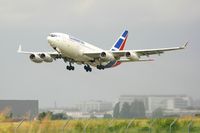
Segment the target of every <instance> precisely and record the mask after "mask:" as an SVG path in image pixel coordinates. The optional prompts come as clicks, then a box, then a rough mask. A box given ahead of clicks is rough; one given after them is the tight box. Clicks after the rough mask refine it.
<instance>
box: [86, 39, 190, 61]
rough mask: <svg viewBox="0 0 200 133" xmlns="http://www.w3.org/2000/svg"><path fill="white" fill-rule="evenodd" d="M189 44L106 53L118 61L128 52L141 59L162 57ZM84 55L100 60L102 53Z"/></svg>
mask: <svg viewBox="0 0 200 133" xmlns="http://www.w3.org/2000/svg"><path fill="white" fill-rule="evenodd" d="M187 44H188V42H187V43H185V44H184V45H183V46H180V47H170V48H157V49H143V50H120V51H106V52H108V53H111V54H112V55H113V56H114V57H115V58H116V59H118V58H120V57H125V56H126V53H127V52H130V53H136V54H137V55H138V56H139V57H140V56H149V55H155V54H158V55H160V54H162V53H164V52H167V51H174V50H180V49H184V48H185V47H186V46H187ZM84 55H86V56H88V57H91V58H100V55H101V53H100V52H94V53H92V52H90V53H84Z"/></svg>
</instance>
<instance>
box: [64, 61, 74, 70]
mask: <svg viewBox="0 0 200 133" xmlns="http://www.w3.org/2000/svg"><path fill="white" fill-rule="evenodd" d="M66 69H67V70H69V71H71V70H72V71H73V70H74V69H75V68H74V66H72V63H71V62H70V63H69V66H66Z"/></svg>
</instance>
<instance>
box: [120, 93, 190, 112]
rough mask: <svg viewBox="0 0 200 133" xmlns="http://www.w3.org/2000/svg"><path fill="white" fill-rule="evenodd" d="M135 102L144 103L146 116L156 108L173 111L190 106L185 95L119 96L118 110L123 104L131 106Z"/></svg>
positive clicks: (188, 98) (188, 99)
mask: <svg viewBox="0 0 200 133" xmlns="http://www.w3.org/2000/svg"><path fill="white" fill-rule="evenodd" d="M135 100H138V101H142V102H143V103H144V106H145V109H146V113H147V114H151V113H152V112H153V111H154V110H156V109H158V108H162V109H164V110H171V111H173V110H177V109H186V108H187V107H189V106H191V105H192V103H191V102H192V100H191V98H190V97H188V96H186V95H121V96H120V98H119V102H120V108H121V107H122V105H123V104H124V103H125V102H127V103H129V104H131V103H132V102H134V101H135Z"/></svg>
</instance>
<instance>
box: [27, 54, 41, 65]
mask: <svg viewBox="0 0 200 133" xmlns="http://www.w3.org/2000/svg"><path fill="white" fill-rule="evenodd" d="M29 58H30V59H31V61H33V62H35V63H41V62H42V61H43V59H41V58H40V56H39V55H37V54H31V55H30V56H29Z"/></svg>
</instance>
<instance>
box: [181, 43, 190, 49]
mask: <svg viewBox="0 0 200 133" xmlns="http://www.w3.org/2000/svg"><path fill="white" fill-rule="evenodd" d="M188 43H189V42H186V43H185V44H184V45H183V46H181V48H182V49H184V48H186V47H187V45H188Z"/></svg>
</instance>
